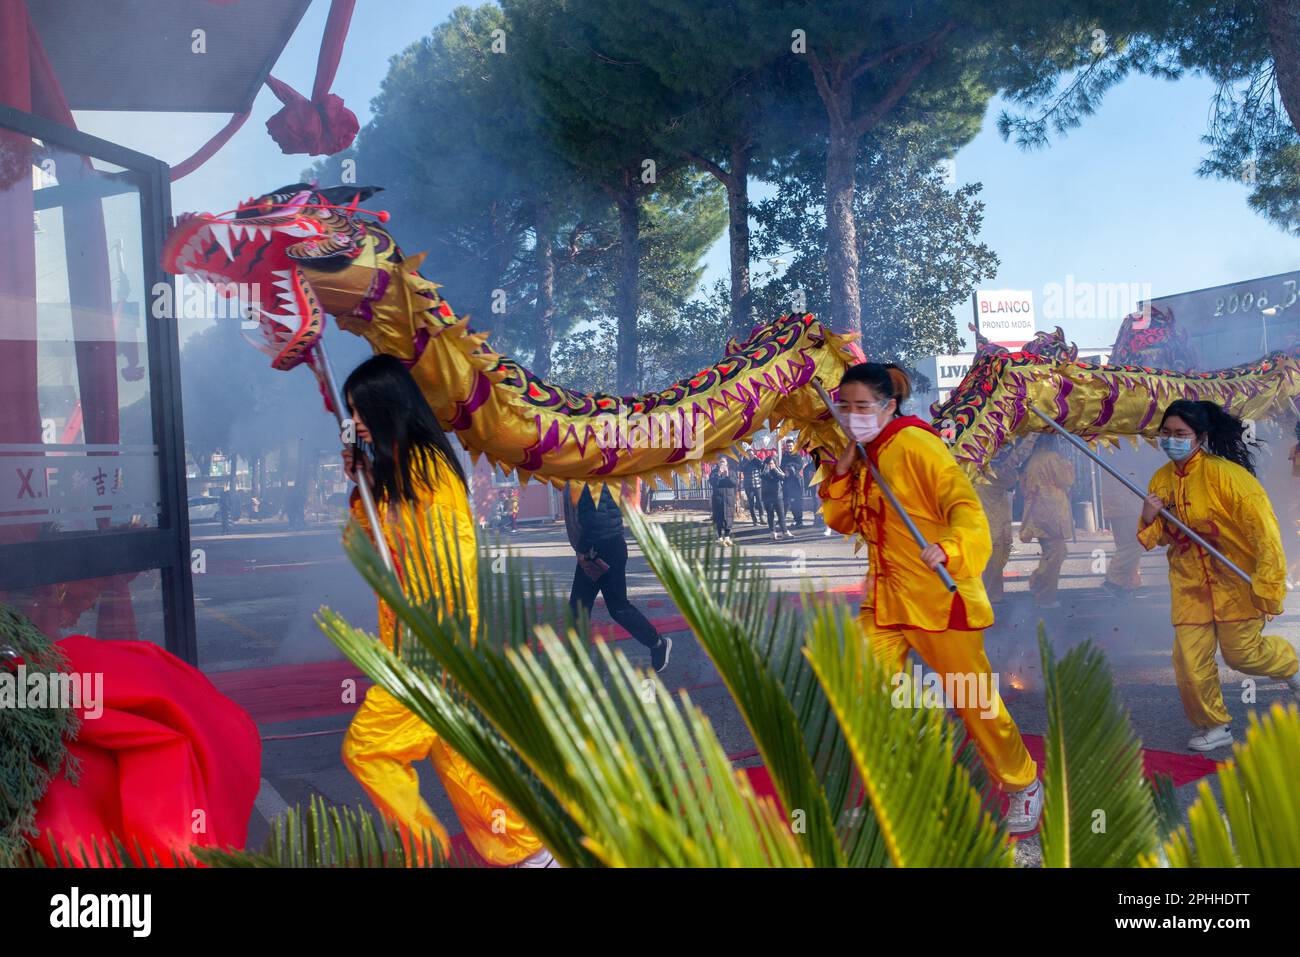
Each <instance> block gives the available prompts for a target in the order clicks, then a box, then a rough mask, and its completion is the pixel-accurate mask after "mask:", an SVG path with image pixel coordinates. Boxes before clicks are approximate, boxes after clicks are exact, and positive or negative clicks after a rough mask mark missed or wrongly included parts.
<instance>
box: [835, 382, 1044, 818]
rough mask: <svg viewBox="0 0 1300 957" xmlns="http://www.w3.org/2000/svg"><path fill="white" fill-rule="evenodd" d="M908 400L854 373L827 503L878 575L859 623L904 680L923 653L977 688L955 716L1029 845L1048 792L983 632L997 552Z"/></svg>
mask: <svg viewBox="0 0 1300 957" xmlns="http://www.w3.org/2000/svg"><path fill="white" fill-rule="evenodd" d="M910 394H911V383H910V382H909V381H908V378H907V375H906V373H904V372H903V370H902V369H900V368H898V367H897V366H895V365H882V364H880V363H875V362H865V363H861V364H859V365H855V366H852V367H850V368H849V369H848V370H847V371H846V372H845V373H844V378H843V379H842V380H841V381H840V387H839V400H838V402H837V403H836V412H837V414H838V415H837V417H838V418H841V419H842V420H844V422H845V425H846V428H847V430H848V431H849V433H850V436H849V437H850V439H852V440H853V443H852V444H850V446H849V448H848V449H847V450H846V451H845V453H844V454H843V455H842V456H841V457H840V460H839V461H838V462H837V463H836V465H835V472H834V475H833V477H832V478H831V480H830V481H828V482H823V483H822V486H821V489H820V491H819V494H820V496H821V498H822V500H823V503H824V504H823V512H824V515H825V518H826V524H827V525H828V526H830V527H831V528H833V529H835V530H836V531H839V532H843V533H844V534H846V535H847V534H853V533H857V534H860V535H862V537H863V538H865V539H866V541H867V545H868V556H869V571H868V574H867V580H866V585H865V594H864V597H863V601H862V609H861V614H860V616H859V619H858V620H859V622H860V624H861V626H862V630H863V634H864V636H865V637H866V638H867V640H868V641H869V642H870V643H871V646H872V649H873V650H874V651H875V653H876V655H877V656H878V657H879V658H880V659H881V660H882V661H884V662H885V663H886V664H887V665H889V666H890V667H895V668H898V669H899V670H901V669H902V667H903V665H904V662H905V661H906V658H907V654H908V652H909V651H915V652H916V653H917V654H918V655H919V656H920V657H921V659H922V660H923V661H924V662H925V663H926V664H927V665H929V666H930V667H931V668H933V669H934V670H935V671H937V672H939V674H940V675H941V676H942V677H943V679H944V687H951V686H952V684H951V683H950V682H962V683H965V684H967V685H968V686H969V685H970V683H971V681H972V680H973V681H974V684H975V686H977V687H980V688H982V689H988V691H989V694H988V698H987V699H986V700H985V702H984V707H981V706H980V704H978V703H975V702H965V704H967V706H966V707H959V708H958V709H957V710H958V712H959V714H960V715H961V718H962V721H963V722H964V723H965V725H966V728H967V731H968V733H969V734H970V736H971V738H972V739H973V740H974V742H975V744H976V746H977V747H978V748H979V752H980V755H981V757H982V758H983V760H984V765H985V767H987V768H988V770H989V774H990V776H991V777H992V778H994V779H995V780H996V781H997V782H998V783H999V785H1000V786H1001V787H1002V789H1003V791H1004V792H1006V793H1007V795H1008V809H1007V814H1006V823H1007V828H1008V830H1009V831H1010V832H1011V833H1012V834H1026V833H1029V832H1031V831H1033V830H1034V829H1035V828H1036V827H1037V826H1038V819H1039V816H1040V815H1041V813H1042V807H1043V798H1042V788H1041V786H1040V785H1039V782H1038V769H1037V766H1036V765H1035V764H1034V760H1033V758H1031V757H1030V755H1029V752H1028V751H1027V750H1026V749H1025V744H1024V741H1023V740H1021V737H1020V731H1019V730H1018V729H1017V728H1016V724H1015V722H1014V721H1013V720H1012V719H1011V716H1010V715H1009V714H1008V713H1007V710H1006V707H1005V705H1004V704H1003V703H1002V699H1001V696H1000V695H998V693H997V684H996V678H995V676H994V675H993V673H992V668H991V667H990V666H989V662H988V658H987V657H986V656H985V654H984V631H983V630H984V629H985V628H987V627H988V626H989V625H991V624H993V610H992V608H991V606H990V605H989V600H988V596H987V594H986V593H985V590H984V583H983V581H982V580H981V577H980V576H981V573H982V572H983V571H984V566H985V564H986V563H987V562H988V560H989V553H990V550H991V543H990V538H989V526H988V521H987V520H986V519H985V517H984V510H983V508H982V507H981V506H980V500H979V498H978V496H976V494H975V489H974V488H973V487H972V486H971V483H970V480H969V479H968V478H967V477H966V474H965V473H964V472H963V471H962V470H961V468H960V466H958V465H957V462H956V460H954V459H953V457H952V454H951V453H950V452H949V451H948V448H947V446H945V445H944V443H943V440H942V439H941V438H940V437H939V435H938V433H936V432H935V431H934V430H933V429H932V428H930V426H929V425H928V424H926V423H925V422H923V421H921V420H920V419H918V418H916V417H914V416H910V415H902V414H901V405H902V403H903V402H904V401H905V400H906V399H907V397H908V396H909V395H910ZM864 453H865V454H866V455H867V456H869V457H870V459H871V464H873V465H874V466H875V467H876V469H877V471H878V472H879V473H880V475H881V477H882V479H883V480H884V481H886V482H888V483H889V485H890V487H891V488H892V490H893V492H894V494H895V496H896V497H897V500H898V503H899V505H900V506H901V508H902V509H903V510H904V511H905V512H906V513H907V515H908V516H909V517H910V518H911V520H912V521H913V522H914V524H915V526H916V529H917V531H918V532H919V534H920V535H921V536H923V538H924V539H925V540H926V541H928V542H929V543H930V544H928V545H927V546H926V547H925V548H924V550H921V549H919V548H918V547H917V544H916V540H915V539H914V538H913V536H912V532H911V530H910V529H909V528H908V525H907V523H906V521H905V519H904V517H903V516H902V515H901V514H900V513H899V512H898V511H896V510H895V509H894V508H893V507H892V506H891V505H890V504H888V502H887V496H886V495H885V493H884V492H883V490H882V489H881V488H880V483H879V482H876V481H875V480H874V479H873V477H872V474H871V469H869V468H867V467H866V465H867V463H866V462H865V461H864V460H863V458H862V456H863V454H864ZM941 565H943V566H946V568H947V570H948V572H949V573H950V575H951V577H952V579H953V580H954V581H955V583H956V590H955V591H953V592H950V591H949V590H948V589H947V588H946V587H945V586H944V584H943V582H942V581H941V579H940V578H939V576H938V574H937V570H938V568H939V566H941Z"/></svg>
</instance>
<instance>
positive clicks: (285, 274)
mask: <svg viewBox="0 0 1300 957" xmlns="http://www.w3.org/2000/svg"><path fill="white" fill-rule="evenodd" d="M271 275H272V276H274V277H275V278H276V279H288V278H289V277H290V273H289V270H287V269H272V270H271Z"/></svg>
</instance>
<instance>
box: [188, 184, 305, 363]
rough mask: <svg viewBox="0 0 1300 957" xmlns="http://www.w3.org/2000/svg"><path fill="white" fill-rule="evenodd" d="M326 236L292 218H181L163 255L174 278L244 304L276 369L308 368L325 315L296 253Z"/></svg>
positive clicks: (291, 215) (290, 214)
mask: <svg viewBox="0 0 1300 957" xmlns="http://www.w3.org/2000/svg"><path fill="white" fill-rule="evenodd" d="M321 235H322V234H321V230H320V229H319V228H318V227H317V226H316V224H315V223H314V222H313V221H311V220H310V219H308V218H306V217H301V216H298V215H295V214H294V212H293V211H292V210H289V211H286V212H284V213H281V214H278V215H277V214H274V213H270V214H268V215H265V216H247V215H240V216H238V217H235V218H231V217H215V216H209V215H207V214H200V215H196V216H186V217H183V218H182V219H181V220H180V221H179V222H178V223H177V224H176V228H175V229H174V230H172V233H171V235H169V236H168V238H167V242H166V244H165V246H164V248H163V257H162V259H163V268H164V269H166V270H167V271H168V272H170V273H173V274H176V275H183V276H187V277H189V278H191V279H194V280H198V281H202V282H207V283H211V284H212V285H213V286H214V287H215V288H216V290H217V293H218V295H221V296H225V297H226V298H233V297H235V296H238V297H240V298H241V299H242V300H243V301H244V303H245V305H247V306H248V307H249V312H250V316H252V317H255V318H256V319H257V322H258V327H259V329H260V331H261V333H262V337H263V339H264V340H265V343H266V345H265V347H264V349H263V351H265V352H266V353H267V354H268V355H270V356H271V357H272V362H271V364H272V365H273V366H275V367H276V368H277V369H288V368H292V367H293V366H295V365H297V364H298V363H300V362H302V361H304V360H305V359H306V358H307V352H308V350H309V349H310V348H311V346H312V345H313V344H314V343H315V341H316V340H317V339H318V338H319V337H320V333H321V329H322V313H321V308H320V305H319V303H318V302H317V301H316V296H315V294H314V293H313V292H312V290H311V286H310V284H308V283H307V281H306V279H305V278H304V276H303V274H302V271H301V270H300V269H299V268H298V266H297V265H296V264H295V263H294V261H293V260H292V259H291V258H290V255H289V253H290V251H291V250H293V249H294V248H295V247H299V246H301V245H302V244H304V243H313V242H317V241H319V239H320V237H321Z"/></svg>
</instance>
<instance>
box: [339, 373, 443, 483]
mask: <svg viewBox="0 0 1300 957" xmlns="http://www.w3.org/2000/svg"><path fill="white" fill-rule="evenodd" d="M343 396H344V401H346V402H347V403H348V404H349V405H350V406H351V407H352V408H353V409H355V410H356V414H357V415H359V416H361V420H362V421H363V422H365V424H366V428H367V429H369V430H370V436H371V446H372V451H373V453H374V478H375V488H376V493H377V494H378V496H379V497H381V498H383V499H385V500H386V501H389V502H395V501H398V500H405V501H413V500H414V499H415V488H416V484H415V480H416V479H420V480H422V481H423V482H424V483H425V484H426V485H431V484H432V479H433V476H432V475H430V474H429V473H428V469H429V468H430V467H432V468H434V469H439V468H442V467H443V466H446V467H447V468H450V469H451V470H452V471H453V472H455V473H456V477H457V478H458V479H460V482H461V484H462V485H466V482H465V472H464V471H463V470H462V469H461V466H460V461H459V460H458V459H457V458H456V454H455V452H454V451H453V450H452V447H451V441H450V440H449V439H448V438H447V433H446V432H444V431H443V430H442V426H441V425H439V424H438V418H437V416H435V415H434V414H433V410H432V409H431V408H429V403H428V402H427V401H426V400H425V398H424V394H423V393H422V392H421V391H420V387H419V386H418V385H416V384H415V379H414V378H412V377H411V373H410V371H409V370H408V369H407V368H406V366H405V364H403V362H402V360H400V359H398V358H397V357H395V356H389V355H378V356H371V357H370V358H369V359H367V360H366V361H365V362H363V363H361V365H359V366H357V367H356V368H355V369H353V370H352V374H351V375H350V376H348V380H347V382H345V383H344V384H343ZM420 452H423V453H425V454H424V455H420V454H418V453H420Z"/></svg>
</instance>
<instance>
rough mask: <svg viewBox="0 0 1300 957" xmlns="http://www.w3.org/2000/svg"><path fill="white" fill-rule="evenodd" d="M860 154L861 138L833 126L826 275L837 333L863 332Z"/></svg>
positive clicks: (828, 156)
mask: <svg viewBox="0 0 1300 957" xmlns="http://www.w3.org/2000/svg"><path fill="white" fill-rule="evenodd" d="M857 152H858V137H856V136H854V135H852V134H851V133H850V132H849V130H847V129H846V128H844V127H843V126H840V125H838V124H835V123H832V124H831V131H830V143H829V147H828V149H827V153H826V273H827V279H828V281H829V284H830V296H831V325H832V327H833V328H834V329H835V331H836V332H856V333H861V332H862V301H861V299H860V298H859V293H858V229H857V224H856V223H854V221H853V195H854V188H855V184H854V175H855V173H856V166H857ZM863 348H864V349H865V348H866V347H865V345H864V346H863Z"/></svg>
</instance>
